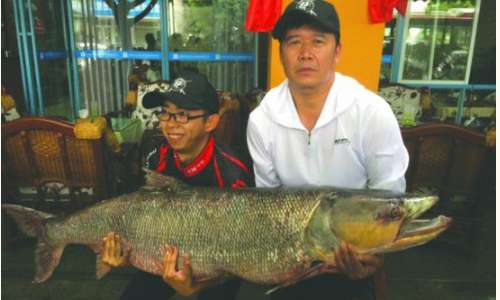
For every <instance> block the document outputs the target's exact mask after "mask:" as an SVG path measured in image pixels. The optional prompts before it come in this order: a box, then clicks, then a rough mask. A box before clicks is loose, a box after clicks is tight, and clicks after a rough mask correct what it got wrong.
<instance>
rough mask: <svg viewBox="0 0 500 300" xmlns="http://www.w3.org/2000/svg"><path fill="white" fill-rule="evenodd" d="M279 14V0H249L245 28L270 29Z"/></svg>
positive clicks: (248, 29)
mask: <svg viewBox="0 0 500 300" xmlns="http://www.w3.org/2000/svg"><path fill="white" fill-rule="evenodd" d="M280 15H281V0H250V3H249V4H248V9H247V16H246V21H245V29H246V30H247V31H271V30H272V29H273V27H274V24H276V22H277V21H278V19H279V17H280Z"/></svg>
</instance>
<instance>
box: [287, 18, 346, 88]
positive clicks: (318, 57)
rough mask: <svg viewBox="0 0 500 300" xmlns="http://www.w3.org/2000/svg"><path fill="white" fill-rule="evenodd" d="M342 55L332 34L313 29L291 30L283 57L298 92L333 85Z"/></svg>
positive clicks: (307, 27)
mask: <svg viewBox="0 0 500 300" xmlns="http://www.w3.org/2000/svg"><path fill="white" fill-rule="evenodd" d="M339 55H340V45H337V43H336V41H335V36H334V35H333V34H332V33H324V32H320V31H317V30H315V29H313V28H311V27H309V26H307V25H306V26H302V27H300V28H296V29H289V30H288V32H287V33H286V36H285V38H284V39H283V41H281V45H280V57H281V62H282V64H283V67H284V69H285V74H286V76H287V77H288V80H289V84H290V86H291V87H293V88H297V89H305V90H307V89H309V90H314V89H317V88H320V87H321V86H323V85H326V84H331V82H333V79H334V75H335V66H336V65H337V62H338V59H339Z"/></svg>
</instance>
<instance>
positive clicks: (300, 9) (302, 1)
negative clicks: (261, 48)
mask: <svg viewBox="0 0 500 300" xmlns="http://www.w3.org/2000/svg"><path fill="white" fill-rule="evenodd" d="M296 20H300V21H302V22H304V23H306V24H307V23H315V22H316V23H318V24H320V25H321V26H322V27H323V28H324V29H326V30H327V32H331V33H333V34H334V35H335V37H336V38H337V43H338V42H339V41H340V21H339V16H338V15H337V11H336V10H335V7H334V6H333V5H332V4H330V3H328V2H326V1H323V0H299V1H294V2H292V3H290V4H289V5H288V6H287V8H286V9H285V12H284V13H283V15H282V16H281V17H280V18H279V19H278V22H276V25H274V29H273V38H275V39H278V40H280V41H281V40H283V38H284V37H285V34H286V32H287V30H288V29H290V25H291V24H292V23H293V22H294V21H296Z"/></svg>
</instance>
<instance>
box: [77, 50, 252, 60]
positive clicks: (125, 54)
mask: <svg viewBox="0 0 500 300" xmlns="http://www.w3.org/2000/svg"><path fill="white" fill-rule="evenodd" d="M76 58H80V59H87V58H90V59H144V60H161V51H138V50H129V51H122V50H79V51H76ZM168 59H169V60H171V61H205V62H217V61H234V62H252V61H253V60H254V55H253V53H251V52H187V51H185V52H169V53H168Z"/></svg>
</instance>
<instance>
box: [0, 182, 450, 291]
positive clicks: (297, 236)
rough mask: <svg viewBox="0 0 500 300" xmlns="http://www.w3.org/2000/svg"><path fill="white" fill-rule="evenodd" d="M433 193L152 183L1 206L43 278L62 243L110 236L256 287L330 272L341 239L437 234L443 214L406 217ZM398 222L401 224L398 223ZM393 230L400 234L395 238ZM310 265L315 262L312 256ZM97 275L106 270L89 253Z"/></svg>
mask: <svg viewBox="0 0 500 300" xmlns="http://www.w3.org/2000/svg"><path fill="white" fill-rule="evenodd" d="M436 201H437V198H436V197H434V196H425V195H424V196H420V195H405V194H394V193H389V192H383V191H359V190H358V191H356V190H343V189H335V188H318V189H240V190H236V191H235V190H229V189H227V190H226V189H213V188H186V187H182V188H176V189H172V188H165V187H164V188H156V189H150V188H148V189H143V190H141V191H139V192H135V193H131V194H128V195H123V196H120V197H117V198H114V199H109V200H105V201H102V202H99V203H97V204H95V205H93V206H90V207H87V208H85V209H83V210H81V211H78V212H76V213H74V214H72V215H70V216H66V217H54V216H51V215H49V214H46V213H43V212H39V211H36V210H33V209H30V208H26V207H22V206H18V205H10V204H7V205H2V209H5V211H6V212H7V213H8V214H9V215H11V216H12V217H13V218H14V220H15V221H16V223H17V224H18V225H19V227H20V228H21V230H22V231H23V232H25V233H26V234H27V235H30V236H33V237H37V238H38V240H39V242H38V244H37V250H36V264H37V271H36V275H35V279H34V281H35V282H43V281H45V280H47V279H48V278H49V277H50V276H51V274H52V272H53V270H54V268H55V267H56V266H57V264H58V263H59V260H60V257H61V255H62V252H63V250H64V247H65V246H66V245H68V244H84V245H88V246H91V247H92V248H93V249H95V250H96V249H99V247H100V245H101V243H102V239H103V238H104V237H105V236H107V234H108V233H109V232H115V233H116V234H118V235H120V237H121V239H122V242H123V247H124V248H125V249H129V250H130V257H129V261H130V263H131V264H132V265H133V266H134V267H136V268H138V269H141V270H144V271H146V272H150V273H153V274H158V275H161V274H162V272H163V259H164V246H165V245H171V246H176V247H178V249H179V259H178V265H179V266H180V265H182V260H183V255H184V254H189V255H190V256H191V268H192V274H193V278H194V280H200V281H202V280H206V279H210V278H213V277H220V276H223V275H235V276H238V277H240V278H243V279H246V280H249V281H252V282H256V283H263V284H293V283H294V282H296V281H298V280H302V279H305V278H308V277H309V276H314V275H317V274H320V273H324V272H331V271H333V270H334V267H335V266H334V263H335V259H334V251H335V250H336V249H337V248H338V246H339V244H340V242H341V241H348V242H352V243H355V244H354V246H356V247H358V250H359V251H361V253H385V252H391V251H399V250H403V249H406V248H409V247H413V246H418V245H421V244H423V243H425V242H428V241H429V240H432V239H433V238H435V237H436V236H437V235H438V234H439V233H441V232H442V231H444V230H445V229H446V228H447V226H448V224H449V223H450V219H449V218H447V217H444V216H440V217H437V218H435V219H432V220H417V221H418V222H413V219H414V218H416V217H417V216H418V215H420V214H421V213H422V212H423V211H425V210H426V209H428V208H429V207H431V206H432V205H433V204H434V203H435V202H436ZM407 223H408V224H407ZM400 236H401V238H400ZM315 262H317V263H315ZM97 267H98V277H102V276H103V275H104V274H105V273H106V272H107V271H109V268H104V267H102V262H101V261H100V260H99V258H98V265H97Z"/></svg>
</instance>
